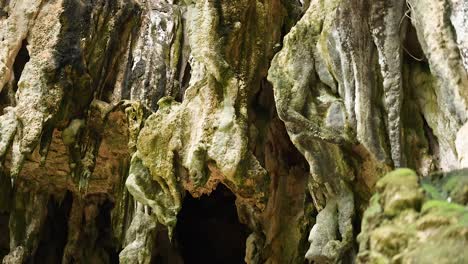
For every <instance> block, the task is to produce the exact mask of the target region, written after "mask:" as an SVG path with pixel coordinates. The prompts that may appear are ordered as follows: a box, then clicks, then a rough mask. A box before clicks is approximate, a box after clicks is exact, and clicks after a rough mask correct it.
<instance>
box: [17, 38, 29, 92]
mask: <svg viewBox="0 0 468 264" xmlns="http://www.w3.org/2000/svg"><path fill="white" fill-rule="evenodd" d="M27 46H28V42H27V41H26V40H23V43H22V44H21V48H20V50H19V52H18V55H16V59H15V62H14V63H13V72H14V74H15V82H14V86H13V90H14V91H16V90H17V89H18V81H19V79H20V78H21V74H22V73H23V70H24V66H26V63H27V62H28V61H29V59H30V58H29V52H28V49H27Z"/></svg>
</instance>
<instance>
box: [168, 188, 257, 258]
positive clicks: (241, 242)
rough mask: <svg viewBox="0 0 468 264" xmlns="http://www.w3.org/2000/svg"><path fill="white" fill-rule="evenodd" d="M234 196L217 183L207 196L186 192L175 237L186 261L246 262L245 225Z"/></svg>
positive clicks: (246, 230) (246, 231)
mask: <svg viewBox="0 0 468 264" xmlns="http://www.w3.org/2000/svg"><path fill="white" fill-rule="evenodd" d="M235 200H236V197H235V196H234V194H233V193H232V192H231V191H230V190H229V189H228V188H226V186H224V185H222V184H219V185H218V187H217V188H216V189H215V190H214V191H213V192H212V193H211V194H210V195H209V196H208V195H203V196H201V197H200V198H194V197H192V196H191V195H190V194H189V193H187V195H186V196H185V199H184V202H183V204H182V210H181V211H180V213H179V215H178V217H177V218H178V219H177V220H178V221H177V227H176V237H177V242H178V245H179V249H180V253H181V255H182V258H183V259H184V263H185V264H198V263H205V264H211V263H213V264H215V263H225V264H239V263H245V262H244V257H245V241H246V239H247V236H248V234H249V232H248V229H247V226H245V225H243V224H241V223H240V222H239V218H238V215H237V209H236V205H235Z"/></svg>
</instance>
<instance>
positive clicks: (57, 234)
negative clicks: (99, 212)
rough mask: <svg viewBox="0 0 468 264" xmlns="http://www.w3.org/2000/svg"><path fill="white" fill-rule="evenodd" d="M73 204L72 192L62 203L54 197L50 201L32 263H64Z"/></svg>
mask: <svg viewBox="0 0 468 264" xmlns="http://www.w3.org/2000/svg"><path fill="white" fill-rule="evenodd" d="M72 202H73V195H72V194H71V192H67V193H66V194H65V197H64V198H63V200H62V201H57V200H56V199H54V198H53V197H51V199H50V200H49V202H48V204H47V217H46V220H45V224H44V225H43V226H44V229H43V230H42V231H41V239H40V242H39V246H38V248H37V250H36V254H35V255H34V257H33V260H34V261H33V262H32V263H61V262H62V255H63V251H64V248H65V244H66V243H67V236H68V217H69V215H70V210H71V206H72Z"/></svg>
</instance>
